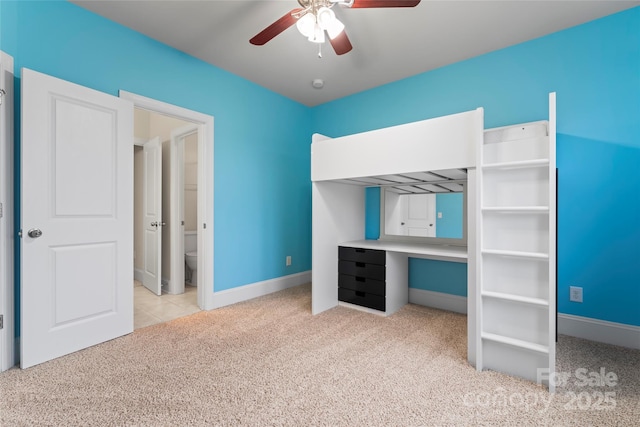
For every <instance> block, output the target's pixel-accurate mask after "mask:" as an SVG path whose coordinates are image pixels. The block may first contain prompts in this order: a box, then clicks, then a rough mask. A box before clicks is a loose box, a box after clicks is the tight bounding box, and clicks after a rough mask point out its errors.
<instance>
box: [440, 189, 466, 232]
mask: <svg viewBox="0 0 640 427" xmlns="http://www.w3.org/2000/svg"><path fill="white" fill-rule="evenodd" d="M462 199H463V196H462V193H449V194H436V237H445V238H449V239H462V223H463V222H464V206H463V203H462ZM440 213H441V214H442V218H438V215H439V214H440Z"/></svg>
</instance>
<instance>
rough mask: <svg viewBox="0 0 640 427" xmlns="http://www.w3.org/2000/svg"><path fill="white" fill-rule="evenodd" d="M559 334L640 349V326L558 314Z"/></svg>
mask: <svg viewBox="0 0 640 427" xmlns="http://www.w3.org/2000/svg"><path fill="white" fill-rule="evenodd" d="M558 333H560V334H563V335H569V336H572V337H578V338H584V339H587V340H590V341H597V342H602V343H606V344H613V345H619V346H622V347H629V348H634V349H640V326H632V325H625V324H624V323H615V322H608V321H606V320H599V319H591V318H589V317H582V316H574V315H572V314H562V313H560V314H558Z"/></svg>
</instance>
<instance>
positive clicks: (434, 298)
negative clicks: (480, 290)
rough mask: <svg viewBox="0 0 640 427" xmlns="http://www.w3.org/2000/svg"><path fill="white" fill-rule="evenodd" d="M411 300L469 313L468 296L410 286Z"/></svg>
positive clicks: (427, 305) (442, 308)
mask: <svg viewBox="0 0 640 427" xmlns="http://www.w3.org/2000/svg"><path fill="white" fill-rule="evenodd" d="M409 302H410V303H412V304H418V305H424V306H425V307H433V308H439V309H441V310H448V311H453V312H456V313H462V314H467V297H461V296H459V295H451V294H445V293H443V292H434V291H425V290H424V289H416V288H409Z"/></svg>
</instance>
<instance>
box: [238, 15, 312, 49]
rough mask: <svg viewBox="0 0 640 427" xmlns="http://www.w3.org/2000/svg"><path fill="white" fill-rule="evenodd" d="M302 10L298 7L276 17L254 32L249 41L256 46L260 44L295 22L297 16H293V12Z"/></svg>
mask: <svg viewBox="0 0 640 427" xmlns="http://www.w3.org/2000/svg"><path fill="white" fill-rule="evenodd" d="M302 10H304V9H300V8H298V9H293V10H292V11H291V12H288V13H287V14H286V15H284V16H283V17H282V18H280V19H278V20H277V21H276V22H274V23H273V24H271V25H269V26H268V27H267V28H265V29H264V30H262V31H260V32H259V33H258V34H256V35H255V36H254V37H253V38H252V39H251V40H249V43H251V44H254V45H256V46H262V45H263V44H265V43H266V42H268V41H269V40H271V39H272V38H274V37H275V36H277V35H278V34H280V33H281V32H283V31H284V30H286V29H287V28H289V27H290V26H292V25H293V24H295V23H296V21H297V20H298V18H296V17H294V16H293V15H294V14H295V13H298V12H301V11H302Z"/></svg>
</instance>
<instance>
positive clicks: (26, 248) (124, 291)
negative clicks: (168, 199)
mask: <svg viewBox="0 0 640 427" xmlns="http://www.w3.org/2000/svg"><path fill="white" fill-rule="evenodd" d="M132 139H133V104H132V103H131V102H130V101H127V100H123V99H120V98H116V97H114V96H111V95H108V94H105V93H102V92H98V91H95V90H92V89H88V88H85V87H82V86H78V85H76V84H73V83H69V82H66V81H64V80H60V79H57V78H54V77H50V76H47V75H44V74H41V73H38V72H35V71H32V70H28V69H23V70H22V141H21V149H22V156H21V159H22V169H21V177H22V188H21V195H22V197H21V224H22V232H23V235H22V240H21V265H20V274H21V325H20V326H21V333H20V335H21V339H20V343H21V362H20V364H21V367H22V368H27V367H29V366H32V365H36V364H38V363H42V362H45V361H48V360H51V359H54V358H56V357H59V356H62V355H65V354H69V353H72V352H74V351H77V350H80V349H83V348H86V347H90V346H92V345H95V344H98V343H101V342H104V341H107V340H110V339H113V338H116V337H118V336H121V335H124V334H127V333H130V332H132V331H133V150H132Z"/></svg>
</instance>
